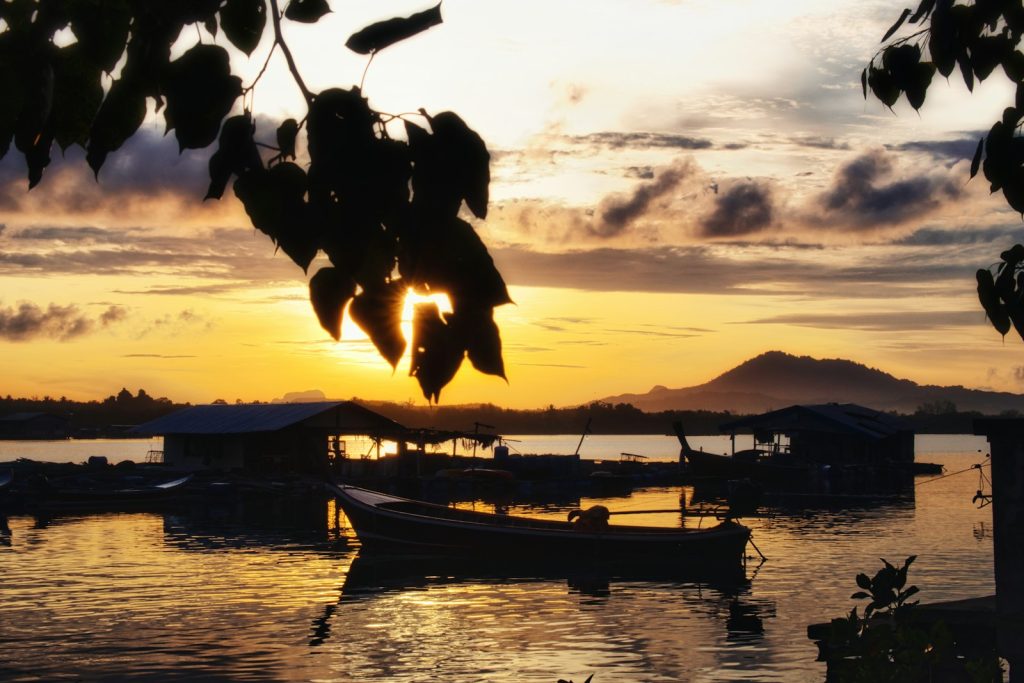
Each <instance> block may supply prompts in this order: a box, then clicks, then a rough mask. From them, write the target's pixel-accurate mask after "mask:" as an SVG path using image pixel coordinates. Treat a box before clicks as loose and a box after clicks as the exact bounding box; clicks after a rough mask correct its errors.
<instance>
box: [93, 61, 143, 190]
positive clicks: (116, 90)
mask: <svg viewBox="0 0 1024 683" xmlns="http://www.w3.org/2000/svg"><path fill="white" fill-rule="evenodd" d="M145 117H146V96H145V94H144V93H143V92H142V89H141V88H139V87H138V85H137V84H136V83H135V82H134V81H126V80H125V79H123V78H121V79H119V80H116V81H114V84H113V85H112V86H110V91H109V92H108V93H107V96H106V98H104V100H103V104H101V105H100V109H99V111H98V112H96V119H95V120H94V121H93V124H92V128H91V129H90V130H89V145H88V147H87V153H86V156H85V158H86V161H87V162H88V163H89V167H90V168H91V169H92V170H93V173H95V174H96V176H97V177H99V173H100V168H101V167H102V166H103V162H104V161H106V158H107V155H108V154H109V153H110V152H113V151H115V150H117V149H119V148H120V147H121V145H123V144H124V142H125V140H127V139H128V138H130V137H131V136H132V135H134V134H135V131H137V130H138V129H139V126H141V125H142V121H143V119H144V118H145Z"/></svg>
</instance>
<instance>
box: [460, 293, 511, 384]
mask: <svg viewBox="0 0 1024 683" xmlns="http://www.w3.org/2000/svg"><path fill="white" fill-rule="evenodd" d="M445 321H446V322H447V323H448V325H449V326H450V327H451V328H452V330H453V331H454V333H455V334H456V335H457V336H458V338H459V339H460V340H461V343H462V345H464V346H465V347H466V355H467V356H468V357H469V361H470V362H471V363H472V364H473V367H474V368H476V369H477V370H479V371H480V372H483V373H485V374H488V375H497V376H498V377H501V378H502V379H505V362H504V361H503V360H502V357H501V333H500V332H499V331H498V326H497V325H496V324H495V323H494V310H493V309H490V308H485V309H476V308H470V309H463V310H459V311H454V312H452V313H451V314H449V315H447V316H445Z"/></svg>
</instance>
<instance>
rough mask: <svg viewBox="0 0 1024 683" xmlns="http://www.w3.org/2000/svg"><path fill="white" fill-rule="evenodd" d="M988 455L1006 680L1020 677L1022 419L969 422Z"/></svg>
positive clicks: (1023, 617)
mask: <svg viewBox="0 0 1024 683" xmlns="http://www.w3.org/2000/svg"><path fill="white" fill-rule="evenodd" d="M974 433H975V434H979V435H983V436H985V437H987V438H988V443H989V446H990V453H991V460H992V472H991V475H992V476H991V479H992V545H993V555H994V558H993V559H994V563H995V579H996V615H997V617H998V644H997V648H998V651H999V654H1000V655H1001V656H1002V657H1004V658H1005V659H1006V660H1007V662H1008V663H1009V665H1010V681H1011V682H1014V681H1024V419H1022V418H988V419H979V420H975V421H974Z"/></svg>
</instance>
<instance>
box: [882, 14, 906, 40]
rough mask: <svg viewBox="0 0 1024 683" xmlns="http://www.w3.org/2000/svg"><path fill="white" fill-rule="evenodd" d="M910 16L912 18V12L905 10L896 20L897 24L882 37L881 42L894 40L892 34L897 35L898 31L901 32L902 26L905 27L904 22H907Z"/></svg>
mask: <svg viewBox="0 0 1024 683" xmlns="http://www.w3.org/2000/svg"><path fill="white" fill-rule="evenodd" d="M909 16H910V10H909V9H904V10H903V13H902V14H900V18H899V19H897V20H896V23H895V24H893V25H892V26H890V27H889V30H888V31H886V32H885V35H884V36H882V40H881V42H883V43H884V42H885V41H887V40H889V38H892V34H894V33H896V31H898V30H900V26H902V25H903V22H904V21H906V20H907V17H909Z"/></svg>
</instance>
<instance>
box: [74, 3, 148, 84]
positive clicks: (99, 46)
mask: <svg viewBox="0 0 1024 683" xmlns="http://www.w3.org/2000/svg"><path fill="white" fill-rule="evenodd" d="M67 5H68V15H69V19H70V22H71V30H72V31H73V32H74V34H75V37H76V38H77V39H78V44H79V45H80V46H81V49H82V51H83V53H84V54H85V56H86V57H87V58H88V59H89V60H91V61H92V62H93V64H95V65H96V66H98V67H99V68H100V69H102V70H103V71H105V72H107V73H110V72H111V71H113V70H114V66H116V65H117V62H118V60H120V59H121V55H122V54H123V53H124V49H125V43H127V41H128V29H129V26H130V25H131V21H132V12H131V7H130V6H129V4H128V2H127V0H104V2H103V3H102V4H101V5H99V6H97V3H94V2H70V3H67Z"/></svg>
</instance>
